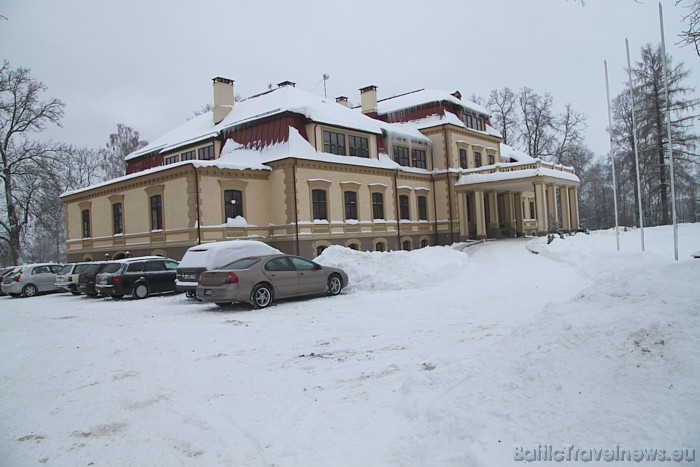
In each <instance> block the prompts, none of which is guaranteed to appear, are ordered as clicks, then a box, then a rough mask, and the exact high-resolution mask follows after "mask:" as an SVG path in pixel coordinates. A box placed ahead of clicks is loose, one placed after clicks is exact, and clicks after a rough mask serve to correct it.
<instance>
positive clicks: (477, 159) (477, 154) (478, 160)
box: [474, 152, 481, 167]
mask: <svg viewBox="0 0 700 467" xmlns="http://www.w3.org/2000/svg"><path fill="white" fill-rule="evenodd" d="M474 167H481V153H480V152H475V153H474Z"/></svg>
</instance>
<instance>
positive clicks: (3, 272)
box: [0, 266, 17, 297]
mask: <svg viewBox="0 0 700 467" xmlns="http://www.w3.org/2000/svg"><path fill="white" fill-rule="evenodd" d="M15 269H17V266H10V267H9V268H3V269H0V297H2V296H3V295H7V294H6V293H5V292H3V291H2V280H3V278H4V277H5V276H6V275H7V274H9V273H11V272H12V271H14V270H15Z"/></svg>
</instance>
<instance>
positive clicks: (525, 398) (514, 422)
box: [0, 224, 700, 467]
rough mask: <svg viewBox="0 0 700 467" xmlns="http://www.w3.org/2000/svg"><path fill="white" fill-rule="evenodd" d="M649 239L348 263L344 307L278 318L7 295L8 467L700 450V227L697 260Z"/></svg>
mask: <svg viewBox="0 0 700 467" xmlns="http://www.w3.org/2000/svg"><path fill="white" fill-rule="evenodd" d="M645 232H646V243H647V252H646V253H644V254H641V253H640V252H639V232H638V231H631V232H625V233H623V235H622V244H623V252H622V253H617V252H616V251H615V237H614V233H613V232H612V231H606V232H593V233H592V234H591V235H582V234H579V235H576V236H574V237H567V238H566V239H565V240H561V239H556V240H555V241H554V242H553V243H552V244H550V245H547V244H546V241H545V239H534V240H533V239H519V240H501V241H493V242H488V243H486V244H481V245H477V246H473V247H470V248H468V249H466V250H465V251H466V253H461V252H457V251H455V250H453V249H450V248H447V247H433V248H427V249H423V250H418V251H413V252H410V253H408V252H393V253H363V252H355V251H352V250H347V249H342V248H330V249H328V250H326V252H324V254H323V255H322V256H321V257H320V258H319V262H322V263H324V264H328V265H339V266H341V267H343V268H345V270H346V271H347V272H348V273H349V275H350V279H351V281H352V284H351V286H350V287H348V288H347V289H346V291H345V293H344V294H343V295H341V296H338V297H322V298H317V299H312V300H294V301H287V302H283V303H279V304H276V305H275V306H273V307H271V308H269V309H266V310H262V311H251V310H249V309H248V308H247V307H246V306H243V305H241V306H236V307H234V308H232V309H230V310H220V309H218V308H217V307H216V306H210V305H206V304H201V303H197V302H195V301H192V300H189V299H186V298H185V297H184V296H183V295H176V296H165V297H152V298H148V299H146V300H143V301H135V300H122V301H112V300H106V299H89V298H86V297H74V296H71V295H69V294H61V295H58V294H54V295H47V296H40V297H35V298H31V299H12V298H9V297H0V414H1V415H0V440H1V441H0V465H3V466H29V465H37V464H40V465H58V466H79V465H95V466H127V465H139V466H142V465H143V466H146V465H148V466H156V465H158V466H160V465H163V466H165V465H167V466H175V465H202V466H304V467H306V466H384V465H386V466H392V465H399V466H428V465H429V466H483V467H499V466H507V465H518V464H520V463H518V462H515V461H514V459H513V454H514V448H515V447H520V446H522V447H523V449H530V450H532V449H534V448H536V447H537V446H538V445H540V444H543V445H553V447H554V449H560V448H561V446H563V445H564V444H573V445H574V446H575V448H581V449H615V447H616V446H617V445H619V446H620V448H621V449H630V450H632V449H644V448H658V449H666V450H668V451H669V452H670V450H672V449H676V448H683V449H686V448H695V450H696V451H698V450H700V389H699V387H700V384H699V383H700V379H699V378H700V376H699V375H700V260H694V259H691V258H690V254H691V253H692V252H695V251H698V250H700V224H695V225H681V226H680V243H681V255H680V256H681V260H680V261H679V262H675V261H673V241H672V236H671V231H670V229H669V228H654V229H645ZM528 246H529V247H530V248H531V249H536V250H537V251H540V254H538V255H534V254H532V253H530V252H529V251H528V248H526V247H528ZM698 455H700V452H697V453H696V460H695V461H694V462H691V463H688V462H683V463H682V464H681V465H696V463H697V462H699V461H698ZM547 464H552V463H547ZM634 464H636V463H634ZM673 464H675V463H673ZM538 465H545V464H538ZM555 465H556V464H555ZM565 465H577V463H565ZM581 465H590V464H589V463H583V464H581Z"/></svg>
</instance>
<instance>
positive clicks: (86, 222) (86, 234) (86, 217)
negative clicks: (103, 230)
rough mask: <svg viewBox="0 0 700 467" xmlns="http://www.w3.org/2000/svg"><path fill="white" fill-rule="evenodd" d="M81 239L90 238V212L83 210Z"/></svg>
mask: <svg viewBox="0 0 700 467" xmlns="http://www.w3.org/2000/svg"><path fill="white" fill-rule="evenodd" d="M82 214H83V238H90V237H91V236H92V235H90V210H89V209H83V213H82Z"/></svg>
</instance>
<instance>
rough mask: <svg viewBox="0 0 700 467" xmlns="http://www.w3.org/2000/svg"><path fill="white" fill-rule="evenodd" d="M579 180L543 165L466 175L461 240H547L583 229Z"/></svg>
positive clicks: (460, 189)
mask: <svg viewBox="0 0 700 467" xmlns="http://www.w3.org/2000/svg"><path fill="white" fill-rule="evenodd" d="M579 185H580V181H579V178H578V177H577V176H576V175H575V174H574V172H573V169H571V168H569V167H566V166H562V165H557V164H551V163H548V162H544V161H540V160H537V161H535V162H531V163H524V164H515V165H513V164H509V165H507V166H505V165H501V164H495V165H493V166H487V167H483V168H478V169H471V170H465V171H464V173H463V175H462V176H461V177H460V178H459V180H458V181H457V183H456V184H455V191H456V192H457V194H458V197H459V199H458V202H459V208H460V214H461V222H460V237H461V238H465V239H466V238H498V237H515V236H522V235H546V234H547V233H548V232H552V231H556V230H559V229H561V230H563V231H564V232H571V231H575V230H577V229H578V227H579V216H578V187H579Z"/></svg>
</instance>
